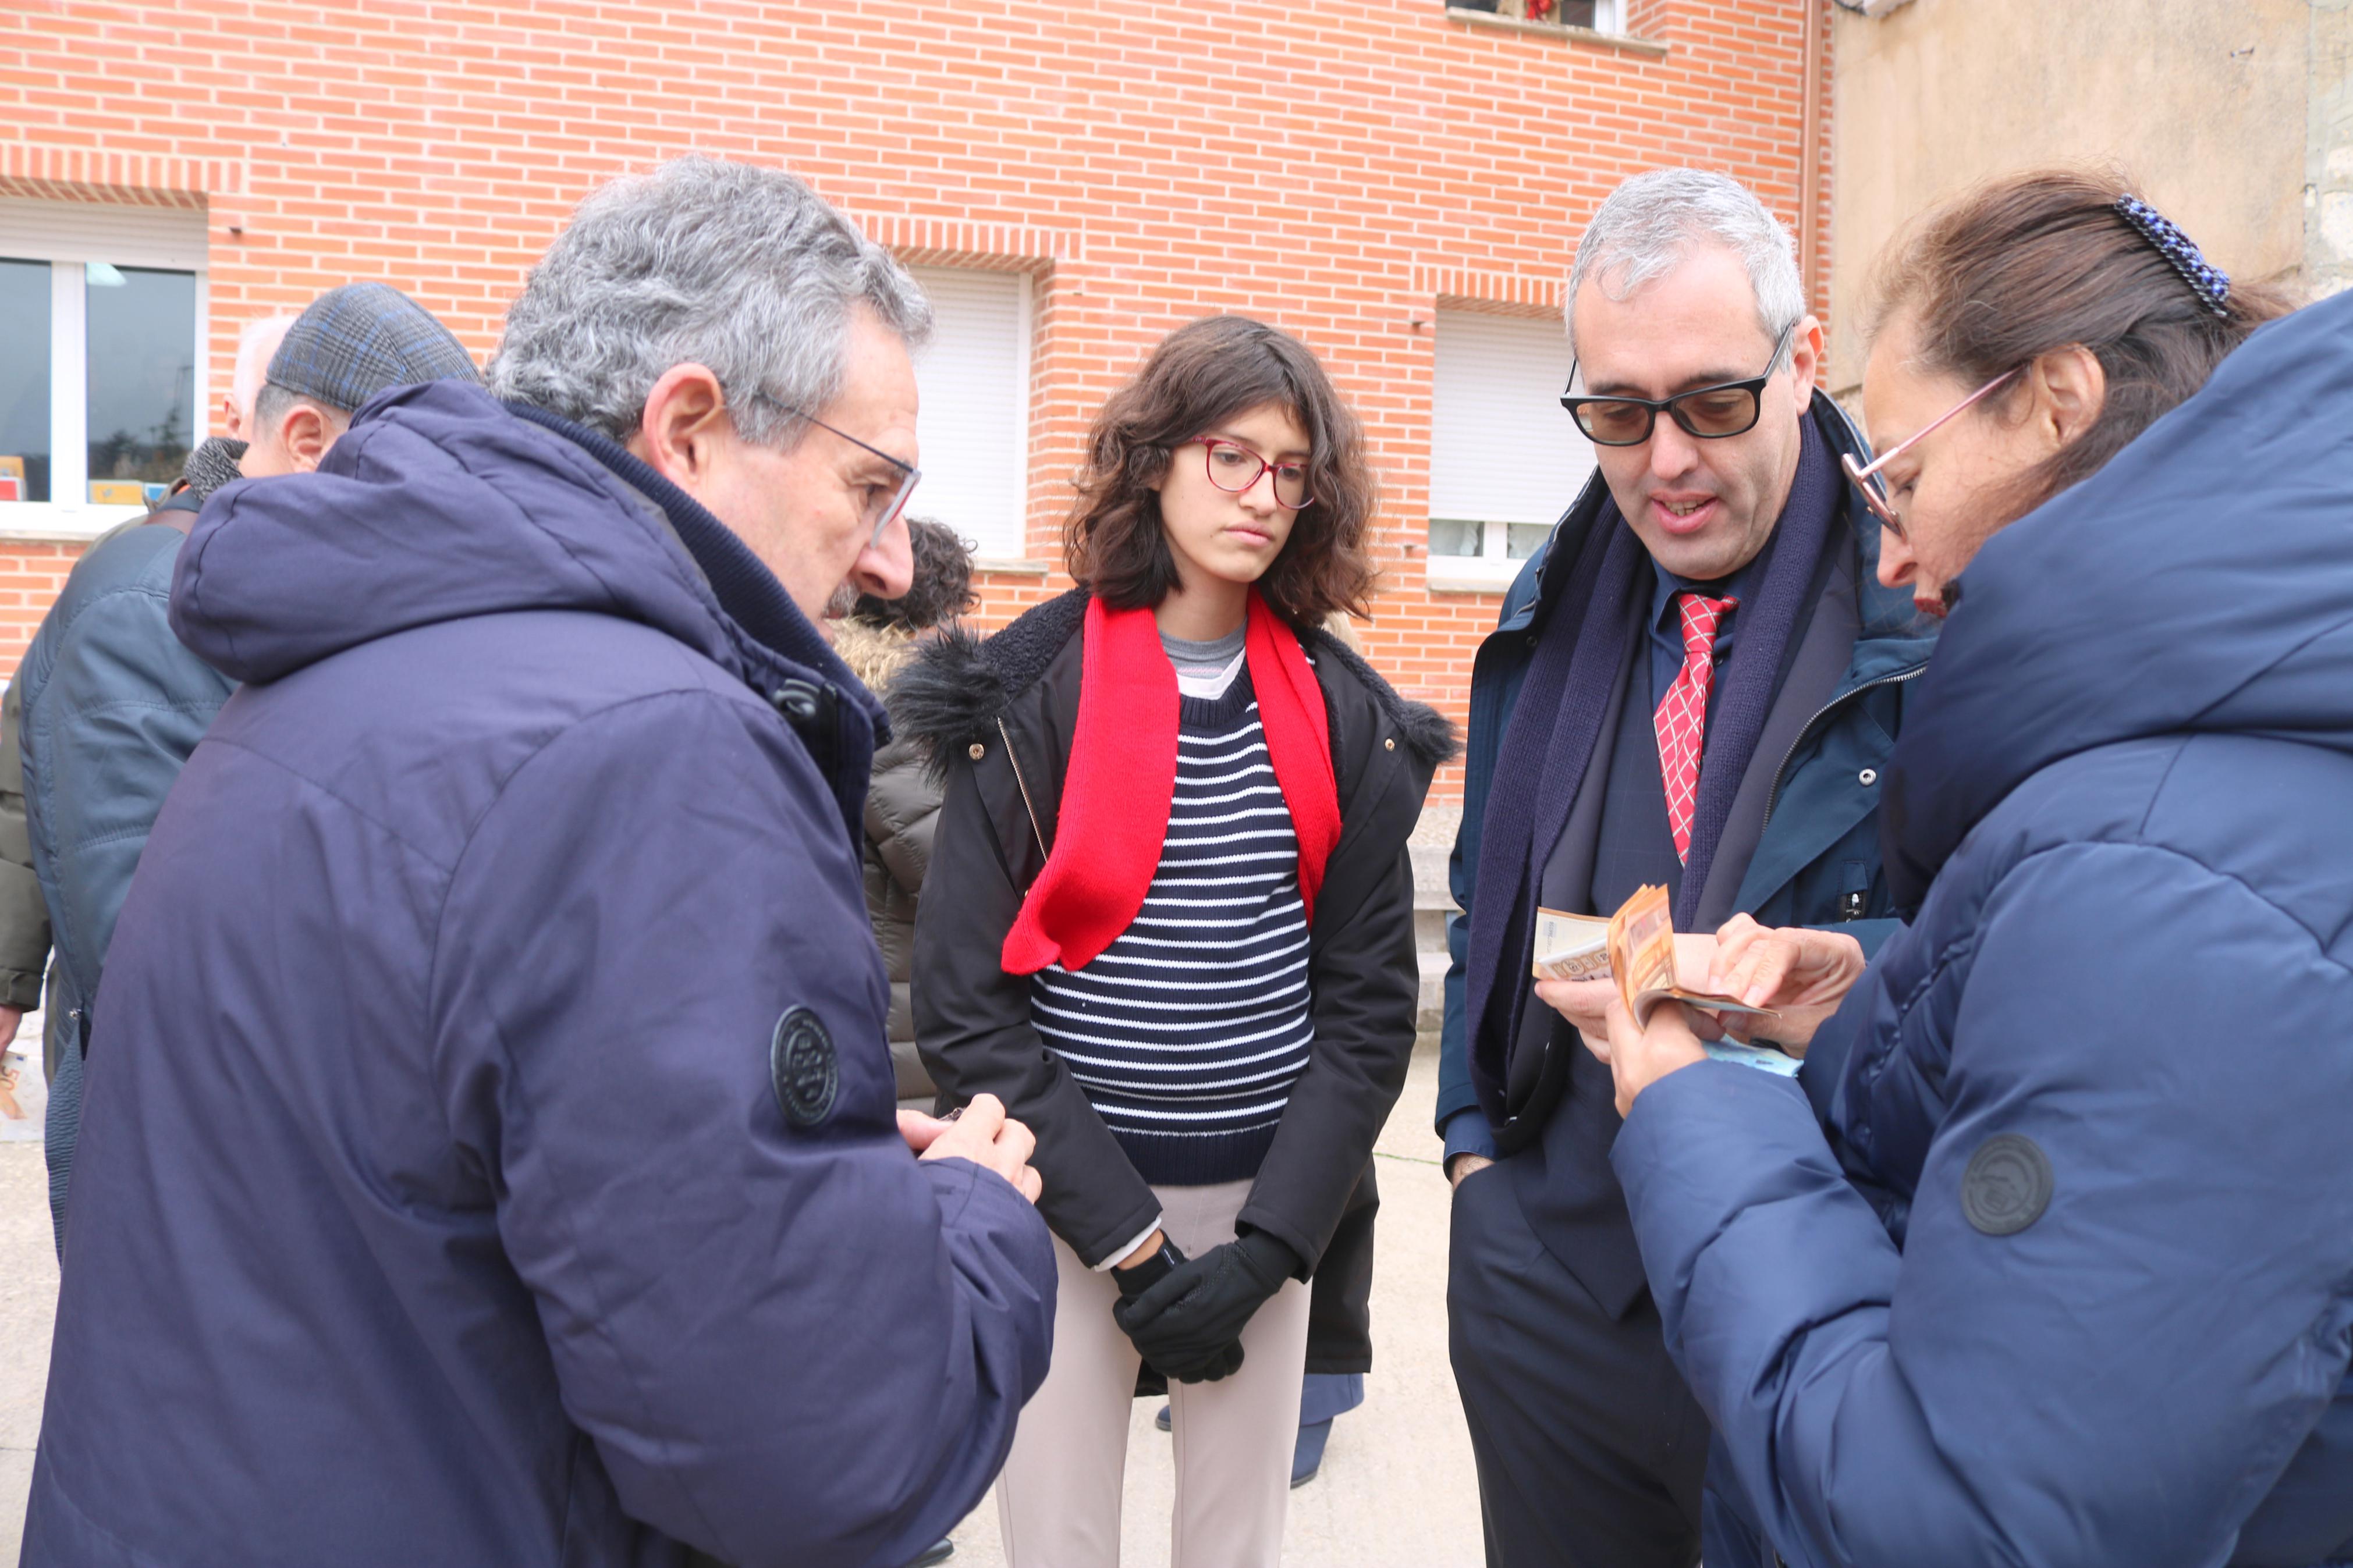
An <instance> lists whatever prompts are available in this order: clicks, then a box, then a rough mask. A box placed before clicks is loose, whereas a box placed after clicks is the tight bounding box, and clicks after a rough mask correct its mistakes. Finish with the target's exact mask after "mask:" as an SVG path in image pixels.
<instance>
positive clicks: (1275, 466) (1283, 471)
mask: <svg viewBox="0 0 2353 1568" xmlns="http://www.w3.org/2000/svg"><path fill="white" fill-rule="evenodd" d="M1187 445H1188V446H1195V447H1208V449H1209V450H1208V456H1207V457H1206V458H1204V459H1203V460H1204V461H1206V462H1207V463H1208V466H1209V482H1210V483H1211V484H1213V485H1215V486H1217V487H1218V488H1219V489H1221V490H1225V491H1228V492H1229V493H1231V494H1234V495H1240V494H1241V493H1242V492H1243V491H1245V490H1247V489H1250V487H1251V486H1252V485H1255V484H1256V483H1258V481H1259V476H1261V474H1264V473H1266V472H1267V471H1268V470H1269V469H1272V470H1273V472H1274V504H1275V505H1277V506H1279V507H1281V508H1282V510H1285V511H1302V510H1305V509H1306V508H1308V507H1310V506H1313V505H1314V504H1315V498H1314V496H1312V495H1309V494H1308V493H1307V465H1306V464H1304V463H1270V462H1268V461H1267V460H1266V459H1265V458H1261V457H1260V456H1259V455H1258V454H1257V453H1256V452H1253V451H1251V450H1250V448H1249V447H1241V446H1237V445H1235V444H1234V443H1233V442H1231V441H1220V440H1219V439H1218V438H1217V437H1214V436H1196V437H1193V439H1192V440H1191V441H1189V442H1187Z"/></svg>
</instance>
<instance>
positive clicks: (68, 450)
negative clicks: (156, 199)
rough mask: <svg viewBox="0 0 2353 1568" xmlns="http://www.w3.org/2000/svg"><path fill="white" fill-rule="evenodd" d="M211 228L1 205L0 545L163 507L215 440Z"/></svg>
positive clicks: (183, 214) (93, 209)
mask: <svg viewBox="0 0 2353 1568" xmlns="http://www.w3.org/2000/svg"><path fill="white" fill-rule="evenodd" d="M205 243H206V235H205V218H204V215H203V214H202V213H200V212H189V211H185V210H183V209H179V208H171V207H136V206H115V205H100V204H96V203H82V202H44V201H28V200H18V199H14V198H9V199H0V322H5V323H6V330H5V331H0V529H11V530H18V531H22V530H26V529H34V530H39V531H51V530H55V531H60V532H64V533H69V534H79V533H94V532H96V531H100V529H103V528H106V527H108V526H110V525H111V524H112V523H114V522H116V521H120V520H121V519H122V518H124V517H128V516H132V515H135V514H136V513H137V512H138V511H140V510H144V509H145V508H146V507H148V506H150V505H152V504H153V502H155V501H157V500H162V499H163V496H164V491H165V489H167V488H168V487H169V486H170V484H171V482H172V481H173V480H174V479H177V478H178V477H179V473H180V469H181V467H182V465H183V464H185V462H186V461H187V457H188V453H189V450H190V449H191V448H192V447H195V443H196V441H197V440H198V438H199V437H201V435H202V434H203V428H204V424H205V343H204V321H205V268H204V261H205Z"/></svg>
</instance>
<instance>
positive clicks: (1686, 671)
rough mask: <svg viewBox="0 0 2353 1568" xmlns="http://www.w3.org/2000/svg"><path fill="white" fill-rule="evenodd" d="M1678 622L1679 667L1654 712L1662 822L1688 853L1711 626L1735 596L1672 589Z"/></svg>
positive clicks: (1709, 676)
mask: <svg viewBox="0 0 2353 1568" xmlns="http://www.w3.org/2000/svg"><path fill="white" fill-rule="evenodd" d="M1675 600H1676V604H1677V606H1678V608H1679V609H1680V610H1681V612H1682V614H1683V669H1682V671H1681V672H1680V673H1678V674H1677V675H1676V676H1675V683H1674V684H1673V685H1672V686H1670V687H1668V688H1667V695H1666V700H1664V701H1662V702H1661V703H1660V704H1659V710H1658V712H1657V713H1656V714H1655V715H1654V716H1653V717H1654V720H1655V721H1656V723H1657V726H1658V731H1659V773H1660V776H1661V777H1662V778H1663V779H1664V780H1665V781H1666V786H1667V826H1668V828H1669V829H1670V830H1672V832H1673V834H1674V836H1675V858H1676V859H1678V860H1683V861H1688V860H1689V859H1690V858H1691V833H1692V812H1693V808H1694V807H1695V806H1696V805H1698V804H1699V756H1700V751H1701V748H1702V747H1703V746H1704V744H1705V743H1706V740H1707V694H1708V689H1709V688H1711V687H1713V686H1714V685H1715V628H1716V627H1717V626H1719V625H1721V624H1722V623H1723V620H1724V617H1725V616H1727V615H1729V614H1730V613H1731V612H1732V610H1733V608H1734V607H1735V606H1736V605H1738V604H1739V603H1740V601H1739V600H1737V599H1710V598H1705V597H1703V596H1702V595H1698V594H1678V595H1675Z"/></svg>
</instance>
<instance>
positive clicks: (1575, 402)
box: [1560, 321, 1798, 447]
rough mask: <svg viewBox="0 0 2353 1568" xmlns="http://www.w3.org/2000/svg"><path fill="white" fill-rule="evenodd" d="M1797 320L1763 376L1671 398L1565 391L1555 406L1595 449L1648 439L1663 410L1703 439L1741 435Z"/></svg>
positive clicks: (1573, 369) (1573, 375) (1759, 409)
mask: <svg viewBox="0 0 2353 1568" xmlns="http://www.w3.org/2000/svg"><path fill="white" fill-rule="evenodd" d="M1797 330H1798V323H1797V322H1795V321H1792V322H1790V323H1789V324H1788V326H1787V327H1784V328H1783V329H1782V330H1781V335H1780V337H1779V338H1778V340H1776V342H1774V344H1773V357H1772V358H1771V359H1768V360H1767V361H1766V362H1765V374H1762V375H1752V376H1750V377H1749V378H1748V379H1747V380H1746V381H1726V382H1722V383H1719V384H1716V385H1715V386H1699V387H1694V388H1693V389H1692V390H1691V391H1689V392H1678V393H1676V394H1675V395H1673V396H1672V397H1662V398H1658V399H1655V400H1653V399H1651V398H1648V397H1578V396H1575V395H1572V394H1570V393H1567V392H1564V393H1562V394H1561V395H1560V405H1561V406H1562V407H1563V408H1566V409H1567V410H1568V416H1569V417H1570V418H1571V419H1574V420H1576V421H1577V428H1578V429H1579V430H1582V431H1583V432H1585V438H1586V439H1587V440H1588V441H1590V442H1592V443H1593V444H1594V445H1595V446H1597V447H1639V446H1641V444H1642V443H1643V442H1645V441H1647V440H1649V439H1650V438H1651V430H1652V429H1654V428H1655V427H1656V426H1657V425H1658V419H1659V416H1660V415H1662V414H1664V415H1666V416H1667V417H1669V418H1670V419H1672V420H1673V421H1674V422H1675V423H1676V424H1677V425H1679V426H1682V427H1683V433H1684V434H1685V435H1688V436H1694V437H1698V438H1699V439H1700V440H1703V441H1721V440H1723V439H1724V438H1725V437H1727V436H1743V435H1746V434H1747V433H1748V432H1749V431H1751V430H1753V429H1755V428H1756V427H1757V418H1758V416H1760V415H1761V414H1762V413H1763V411H1764V407H1765V405H1764V399H1763V393H1764V391H1765V384H1766V383H1767V382H1768V381H1771V380H1772V379H1773V373H1774V372H1775V371H1777V370H1778V369H1779V368H1780V365H1781V351H1782V350H1784V349H1786V348H1788V346H1789V338H1790V336H1791V334H1793V333H1794V332H1796V331H1797ZM1568 384H1569V385H1570V386H1572V387H1573V386H1575V385H1576V384H1577V365H1576V363H1574V362H1571V363H1570V365H1569V367H1568Z"/></svg>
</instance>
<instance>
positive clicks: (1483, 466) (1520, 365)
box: [1430, 310, 1593, 588]
mask: <svg viewBox="0 0 2353 1568" xmlns="http://www.w3.org/2000/svg"><path fill="white" fill-rule="evenodd" d="M1437 331H1438V340H1437V343H1436V350H1437V356H1436V363H1435V365H1434V366H1433V367H1432V376H1431V386H1430V586H1432V587H1434V588H1484V587H1502V586H1503V585H1504V584H1508V583H1509V582H1510V581H1511V580H1512V577H1513V575H1514V574H1515V573H1517V572H1518V571H1519V563H1521V562H1523V561H1525V560H1526V559H1527V558H1528V557H1529V556H1530V555H1533V554H1535V551H1536V547H1537V546H1538V545H1540V544H1542V543H1543V542H1544V541H1545V538H1546V535H1547V534H1549V533H1550V532H1551V531H1552V527H1553V524H1554V523H1555V522H1556V521H1558V520H1559V518H1560V515H1561V513H1563V512H1565V511H1567V510H1568V506H1569V503H1570V502H1571V501H1573V500H1576V499H1577V492H1578V491H1579V490H1580V489H1584V488H1585V481H1586V479H1587V478H1588V476H1589V475H1590V474H1591V473H1592V471H1593V448H1592V447H1590V446H1589V445H1588V443H1587V442H1586V440H1585V437H1583V436H1581V435H1579V434H1578V433H1577V426H1575V425H1574V424H1573V423H1571V422H1570V420H1569V417H1568V415H1567V411H1566V410H1564V409H1563V408H1562V407H1561V405H1560V394H1561V389H1562V388H1563V387H1565V386H1567V384H1568V361H1569V353H1568V337H1567V333H1566V332H1565V331H1562V329H1561V323H1560V318H1559V317H1557V316H1545V317H1530V316H1491V315H1486V314H1483V313H1482V312H1480V311H1476V310H1440V311H1439V312H1438V321H1437Z"/></svg>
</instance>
